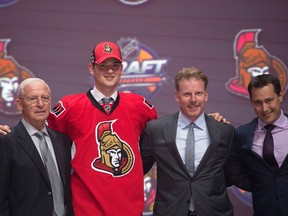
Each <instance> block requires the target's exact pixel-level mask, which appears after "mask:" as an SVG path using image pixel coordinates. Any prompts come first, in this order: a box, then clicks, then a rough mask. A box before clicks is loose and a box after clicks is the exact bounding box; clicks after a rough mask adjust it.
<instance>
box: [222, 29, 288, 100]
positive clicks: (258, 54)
mask: <svg viewBox="0 0 288 216" xmlns="http://www.w3.org/2000/svg"><path fill="white" fill-rule="evenodd" d="M260 31H261V29H247V30H242V31H240V32H239V33H238V34H237V36H236V38H235V41H234V57H235V60H236V61H237V69H236V73H237V77H235V78H232V79H230V80H229V81H228V82H227V83H226V88H227V90H228V91H230V92H231V93H233V94H237V95H240V96H243V97H246V98H248V97H249V94H248V90H247V87H248V84H249V82H250V80H251V78H253V77H255V76H257V75H261V74H268V73H270V74H273V75H274V76H276V77H278V79H279V81H280V84H281V88H282V92H283V94H285V92H286V90H287V68H286V66H285V65H284V63H283V62H282V61H281V60H280V59H279V58H277V57H275V56H273V55H271V54H270V53H269V52H268V51H267V50H266V49H265V47H264V46H262V45H259V44H258V34H259V32H260Z"/></svg>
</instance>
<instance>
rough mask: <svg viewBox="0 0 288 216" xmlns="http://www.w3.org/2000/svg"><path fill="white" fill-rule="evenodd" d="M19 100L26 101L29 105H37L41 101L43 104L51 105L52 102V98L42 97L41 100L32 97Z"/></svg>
mask: <svg viewBox="0 0 288 216" xmlns="http://www.w3.org/2000/svg"><path fill="white" fill-rule="evenodd" d="M19 99H26V100H27V102H28V103H30V104H36V103H39V101H40V100H41V102H42V103H49V102H50V100H51V97H50V96H41V97H40V98H39V97H37V96H30V97H25V98H23V97H22V98H19Z"/></svg>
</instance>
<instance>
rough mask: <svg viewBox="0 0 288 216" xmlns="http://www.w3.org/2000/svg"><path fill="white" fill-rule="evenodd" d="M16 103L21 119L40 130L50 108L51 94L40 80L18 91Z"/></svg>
mask: <svg viewBox="0 0 288 216" xmlns="http://www.w3.org/2000/svg"><path fill="white" fill-rule="evenodd" d="M20 87H21V84H20ZM16 103H17V108H18V110H19V111H21V112H22V115H23V118H24V119H25V120H26V121H27V122H28V123H29V124H31V125H32V126H33V127H35V128H36V129H38V130H42V129H43V127H44V124H45V121H46V119H47V117H48V115H49V112H50V108H51V92H50V89H49V87H48V86H47V84H46V83H44V82H43V81H41V80H36V81H33V82H30V83H28V84H27V85H25V86H24V87H23V88H22V91H20V93H19V95H18V98H17V100H16Z"/></svg>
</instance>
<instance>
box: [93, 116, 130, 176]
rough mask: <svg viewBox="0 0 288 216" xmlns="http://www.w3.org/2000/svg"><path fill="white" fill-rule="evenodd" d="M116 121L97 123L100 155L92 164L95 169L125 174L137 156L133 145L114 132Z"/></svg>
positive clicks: (118, 174) (120, 174)
mask: <svg viewBox="0 0 288 216" xmlns="http://www.w3.org/2000/svg"><path fill="white" fill-rule="evenodd" d="M116 121H117V120H114V121H105V122H100V123H99V124H98V125H97V127H96V138H97V140H96V142H97V143H98V151H99V157H98V158H95V160H93V162H92V164H91V165H92V168H93V169H94V170H97V171H100V172H104V173H108V174H111V175H113V176H123V175H126V174H127V173H129V172H130V170H131V169H132V167H133V165H134V160H135V157H134V154H133V152H132V150H131V147H130V146H129V145H128V144H127V143H125V142H124V141H122V140H121V139H120V137H119V136H118V135H117V134H116V133H115V132H114V130H113V127H112V125H113V124H114V123H115V122H116Z"/></svg>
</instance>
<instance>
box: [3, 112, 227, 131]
mask: <svg viewBox="0 0 288 216" xmlns="http://www.w3.org/2000/svg"><path fill="white" fill-rule="evenodd" d="M208 116H212V117H214V119H215V120H216V121H219V122H221V121H222V122H224V123H226V124H230V121H228V120H227V119H226V118H224V117H223V116H221V115H220V113H219V112H216V113H210V114H208ZM0 128H1V127H0Z"/></svg>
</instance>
